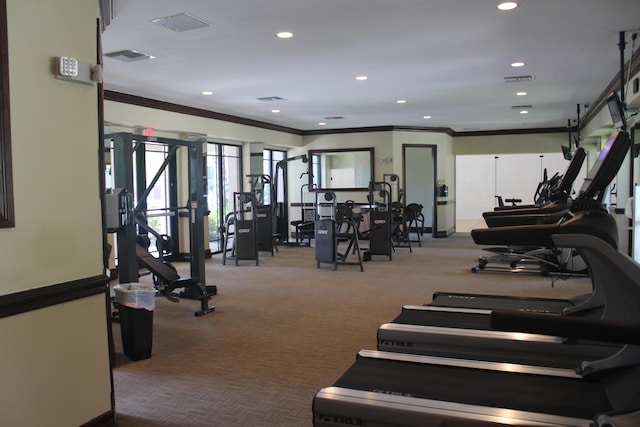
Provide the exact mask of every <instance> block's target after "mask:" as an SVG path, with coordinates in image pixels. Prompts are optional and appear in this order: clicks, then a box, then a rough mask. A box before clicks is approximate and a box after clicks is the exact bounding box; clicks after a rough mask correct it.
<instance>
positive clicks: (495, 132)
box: [453, 127, 569, 138]
mask: <svg viewBox="0 0 640 427" xmlns="http://www.w3.org/2000/svg"><path fill="white" fill-rule="evenodd" d="M568 131H569V129H568V128H566V127H563V128H539V129H504V130H483V131H474V132H455V133H454V135H453V136H455V137H456V138H457V137H460V136H500V135H530V134H540V133H567V132H568Z"/></svg>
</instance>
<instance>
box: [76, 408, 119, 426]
mask: <svg viewBox="0 0 640 427" xmlns="http://www.w3.org/2000/svg"><path fill="white" fill-rule="evenodd" d="M115 425H116V414H115V411H113V410H111V411H109V412H105V413H104V414H102V415H100V416H99V417H96V418H94V419H92V420H91V421H88V422H86V423H84V424H82V426H81V427H114V426H115Z"/></svg>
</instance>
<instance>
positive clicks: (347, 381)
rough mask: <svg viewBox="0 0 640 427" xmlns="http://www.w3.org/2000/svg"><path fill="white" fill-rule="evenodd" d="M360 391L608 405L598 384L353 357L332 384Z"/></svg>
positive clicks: (544, 406) (588, 414) (551, 410)
mask: <svg viewBox="0 0 640 427" xmlns="http://www.w3.org/2000/svg"><path fill="white" fill-rule="evenodd" d="M334 386H336V387H344V388H350V389H356V390H362V391H372V392H378V393H386V394H394V395H402V396H409V397H416V398H422V399H431V400H439V401H448V402H458V403H465V404H471V405H481V406H488V407H497V408H507V409H513V410H521V411H529V412H539V413H544V414H550V415H558V416H565V417H574V418H580V419H592V418H593V416H594V415H595V414H598V413H602V412H610V411H611V410H612V408H611V405H610V403H609V401H608V398H607V396H606V394H605V392H604V390H603V387H602V386H601V385H600V384H599V383H594V382H588V381H585V380H582V379H577V378H564V377H552V376H540V375H526V374H516V373H511V372H502V371H485V370H480V369H471V368H460V367H451V366H438V365H429V364H420V363H410V362H400V361H395V360H384V359H370V358H358V359H357V360H356V362H355V363H354V364H353V365H352V366H351V367H350V368H349V369H348V370H347V372H345V373H344V375H343V376H342V377H341V378H340V379H338V381H337V382H336V383H335V384H334Z"/></svg>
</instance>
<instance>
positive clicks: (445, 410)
mask: <svg viewBox="0 0 640 427" xmlns="http://www.w3.org/2000/svg"><path fill="white" fill-rule="evenodd" d="M558 237H559V238H560V240H562V239H566V240H567V241H568V242H566V243H575V244H576V245H577V246H579V247H580V248H581V249H582V250H583V252H584V254H585V256H586V257H587V258H588V259H589V262H590V264H591V265H592V267H593V270H594V271H595V272H600V271H606V270H611V269H613V271H611V274H612V275H611V280H612V281H615V282H618V281H622V283H623V284H625V285H627V286H616V287H612V288H613V289H615V290H616V293H615V294H612V297H614V298H618V299H620V300H625V301H627V303H628V305H627V306H626V307H625V309H624V313H622V315H621V316H620V319H621V320H616V321H602V320H590V319H581V318H577V319H576V318H567V317H564V316H550V315H540V314H532V313H525V314H522V313H517V312H516V314H515V315H514V314H513V312H507V311H502V312H500V311H496V312H495V313H494V314H493V317H494V319H493V321H492V323H493V324H494V325H495V326H497V327H503V326H505V325H506V326H507V327H508V328H509V329H510V330H518V331H519V330H524V331H527V332H533V333H543V334H549V333H554V332H555V331H557V332H558V333H560V334H561V335H563V336H564V337H570V338H575V339H580V340H586V342H589V343H594V344H596V343H598V344H603V343H602V341H605V340H606V341H611V342H618V343H620V344H624V346H623V347H621V348H622V349H623V350H621V351H620V352H618V353H617V354H615V355H614V356H612V357H610V358H608V359H604V360H599V361H595V362H585V363H582V364H581V366H580V369H578V370H574V369H566V368H558V367H549V366H539V365H533V364H526V363H514V362H510V363H506V362H496V361H486V360H480V361H478V360H464V359H460V358H451V357H433V356H424V355H416V354H407V353H398V352H387V351H370V350H361V351H360V352H359V353H358V356H357V359H356V361H355V362H354V363H353V365H352V366H351V367H350V368H348V370H347V371H346V372H345V373H344V374H343V375H342V376H341V377H340V378H339V379H338V380H337V381H336V382H335V383H334V384H333V385H332V386H330V387H327V388H323V389H321V390H320V391H318V393H317V394H316V395H315V397H314V400H313V420H314V426H316V427H324V426H330V425H336V424H342V425H360V426H389V427H390V426H397V427H400V426H412V427H417V426H427V427H429V426H433V427H435V426H439V427H440V426H478V427H480V426H483V427H485V426H486V427H489V426H505V425H519V426H585V427H586V426H594V425H598V426H601V427H605V426H606V427H612V426H616V427H617V426H620V427H622V426H624V427H630V426H637V425H640V411H639V408H640V346H639V344H640V322H638V321H637V317H638V316H639V315H640V314H639V313H640V310H639V308H640V298H639V295H638V292H640V287H639V286H638V283H639V282H640V279H639V278H638V277H640V274H639V273H640V266H639V265H638V264H637V263H635V262H634V261H633V260H632V259H631V258H629V257H628V256H627V255H625V254H622V253H621V252H618V251H616V250H614V249H613V248H611V247H610V246H609V245H603V244H601V242H599V241H598V240H597V239H596V238H594V237H592V236H584V235H583V236H576V235H563V236H558ZM629 282H633V283H629ZM634 291H635V293H633V292H634ZM628 292H631V294H629V293H628ZM627 316H629V317H627ZM514 319H515V320H514ZM629 319H630V321H629ZM492 344H493V343H492V342H488V343H486V345H487V346H488V347H489V346H491V345H492ZM438 345H440V346H448V345H449V343H447V342H444V341H442V340H439V341H438Z"/></svg>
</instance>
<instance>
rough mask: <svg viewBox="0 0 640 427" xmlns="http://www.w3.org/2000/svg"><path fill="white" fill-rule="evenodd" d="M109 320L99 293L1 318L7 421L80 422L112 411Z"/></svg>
mask: <svg viewBox="0 0 640 427" xmlns="http://www.w3.org/2000/svg"><path fill="white" fill-rule="evenodd" d="M105 319H106V316H105V300H104V296H103V295H96V296H93V297H90V298H85V299H82V300H77V301H72V302H68V303H64V304H58V305H54V306H52V307H48V308H45V309H42V310H36V311H31V312H28V313H23V314H19V315H16V316H11V317H7V318H5V319H2V321H0V342H2V343H3V345H2V352H1V353H0V364H1V366H2V369H0V384H1V386H0V414H2V415H0V420H1V421H2V422H1V424H2V425H3V426H21V427H23V426H24V427H28V426H33V427H41V426H51V427H56V426H60V427H70V426H79V425H82V424H84V423H86V422H87V421H89V420H91V419H93V418H96V417H97V416H99V415H102V414H104V413H106V412H107V411H109V409H110V400H109V399H110V393H111V383H110V377H109V375H108V371H109V361H108V357H107V356H108V352H109V349H108V346H107V340H106V322H105Z"/></svg>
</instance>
